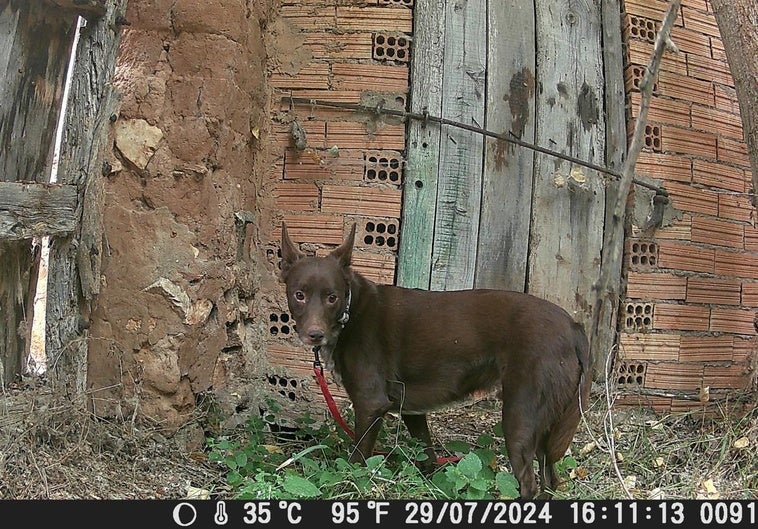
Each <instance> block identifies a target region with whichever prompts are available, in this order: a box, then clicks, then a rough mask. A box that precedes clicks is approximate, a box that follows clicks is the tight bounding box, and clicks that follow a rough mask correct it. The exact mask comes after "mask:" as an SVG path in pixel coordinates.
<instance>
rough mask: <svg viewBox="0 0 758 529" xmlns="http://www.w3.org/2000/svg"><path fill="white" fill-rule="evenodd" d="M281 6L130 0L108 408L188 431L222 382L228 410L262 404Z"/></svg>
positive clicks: (113, 217) (100, 313)
mask: <svg viewBox="0 0 758 529" xmlns="http://www.w3.org/2000/svg"><path fill="white" fill-rule="evenodd" d="M275 4H276V2H275V0H265V1H260V0H183V1H182V2H175V1H174V0H131V1H130V2H129V6H128V10H127V13H126V15H125V18H126V22H127V24H128V25H127V26H126V27H125V29H124V34H123V41H122V47H121V51H120V58H119V62H118V66H117V71H116V78H115V80H114V82H115V83H116V84H117V87H118V88H119V91H120V92H121V94H122V101H121V106H120V112H119V113H118V115H114V116H112V118H111V121H112V124H111V133H112V139H113V142H112V145H113V149H112V152H111V153H110V154H109V156H108V162H107V163H106V166H105V167H104V173H105V176H104V179H105V180H106V182H105V185H104V187H105V195H104V204H103V219H104V226H105V244H104V249H105V250H104V255H103V260H102V275H101V291H100V295H99V296H98V297H97V300H96V304H95V307H94V310H93V312H92V316H91V322H90V325H91V327H90V338H91V342H90V348H89V359H88V366H87V369H88V390H89V392H90V394H89V396H90V399H91V404H92V407H93V409H94V411H95V412H96V413H97V414H98V415H101V416H114V415H115V416H124V417H131V416H135V417H140V418H144V419H150V420H152V421H154V422H155V423H156V424H159V425H161V426H162V427H163V428H164V429H165V431H167V432H168V433H173V432H176V431H177V430H178V429H179V428H180V427H182V426H183V425H184V424H186V423H187V421H188V420H189V419H190V418H191V417H192V414H193V411H194V410H195V409H196V402H197V400H198V398H199V396H202V395H204V394H206V392H208V390H210V389H212V390H213V394H214V400H215V401H216V402H218V403H219V404H220V405H221V406H222V407H223V408H224V411H226V412H228V413H232V412H234V411H235V410H241V409H245V408H246V407H247V406H248V403H247V399H248V396H247V395H246V392H247V391H250V390H249V387H250V384H248V383H246V378H247V377H249V376H250V375H251V373H254V372H255V369H254V365H255V362H256V361H258V353H257V348H256V343H257V342H258V338H257V330H256V329H257V326H256V322H255V319H254V317H253V315H252V311H251V307H252V305H253V303H254V299H255V296H256V292H257V290H258V288H259V287H260V283H261V281H262V280H263V279H262V274H263V275H265V266H263V265H262V263H261V257H260V256H259V255H258V251H257V249H256V248H258V245H257V244H256V243H255V238H256V223H257V218H258V216H259V212H258V207H259V204H258V202H259V198H258V196H257V193H258V190H259V188H260V179H261V170H260V167H261V164H263V163H264V160H265V145H263V144H262V143H261V141H260V138H261V135H262V132H265V130H266V129H267V128H268V126H269V125H268V117H267V116H268V115H269V113H268V109H267V105H268V102H267V101H268V99H267V86H266V77H265V71H266V68H265V65H266V50H265V44H264V38H263V33H264V31H265V26H266V24H267V22H268V19H269V18H270V17H271V16H272V13H274V12H275V10H276V5H275ZM195 433H197V430H196V432H195ZM200 439H201V438H200Z"/></svg>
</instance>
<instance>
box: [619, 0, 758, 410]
mask: <svg viewBox="0 0 758 529" xmlns="http://www.w3.org/2000/svg"><path fill="white" fill-rule="evenodd" d="M623 3H624V7H623V8H624V13H623V28H624V41H625V48H626V62H625V64H626V66H625V80H626V91H627V102H628V104H627V112H628V114H627V115H628V119H629V128H630V130H631V128H633V125H634V119H635V118H636V115H637V111H638V105H639V101H640V94H639V82H640V80H641V78H642V73H643V72H644V65H646V64H647V62H648V60H649V57H650V54H651V52H652V49H653V41H654V39H655V34H656V31H657V29H658V27H659V25H660V21H661V20H662V19H663V15H664V13H665V11H666V9H667V7H668V2H664V1H657V0H625V1H624V2H623ZM672 40H673V41H674V43H675V44H676V45H677V47H678V48H679V51H680V53H678V54H677V53H672V52H667V53H666V54H665V55H664V58H663V61H662V64H661V71H660V73H659V76H658V79H657V83H656V85H655V87H654V96H653V100H652V103H651V107H650V114H649V117H648V121H649V124H648V127H647V130H646V133H647V137H646V142H645V144H646V148H645V149H644V152H643V153H642V154H641V156H640V159H639V162H638V165H637V174H638V175H639V176H642V177H650V178H655V179H658V181H659V182H660V183H662V184H663V186H664V187H665V188H666V190H667V191H668V192H669V194H670V198H671V204H670V206H671V207H672V208H674V209H675V215H673V217H674V219H673V221H672V222H670V223H668V224H667V225H666V226H664V227H662V228H660V229H657V230H655V231H653V232H652V233H649V232H647V231H646V232H642V231H641V230H639V229H637V228H636V227H634V228H633V231H632V237H631V238H630V239H629V240H628V241H627V245H626V248H627V252H626V256H625V263H626V299H625V300H624V302H623V303H622V306H621V310H620V317H621V322H620V327H621V336H620V341H619V351H620V355H619V358H620V361H619V362H617V364H616V367H615V376H616V382H618V384H619V385H620V387H621V389H622V390H623V391H622V395H623V397H622V399H621V402H622V403H624V402H626V403H638V402H640V401H642V402H644V403H646V404H648V405H651V406H652V407H653V408H655V409H657V410H658V411H670V410H684V409H689V408H692V407H697V406H701V403H700V402H699V401H697V400H693V399H696V398H697V396H698V395H699V391H700V388H705V387H708V389H709V391H710V397H711V399H713V400H723V398H724V397H725V396H726V395H727V394H729V395H730V396H734V395H735V390H744V389H751V388H752V382H753V371H752V364H753V360H754V350H755V346H756V336H755V334H756V328H755V308H756V307H757V306H758V304H757V303H756V301H758V300H757V299H756V295H755V293H756V292H758V283H756V280H758V253H756V250H758V246H756V244H755V241H756V240H757V239H756V228H755V227H754V224H753V220H754V209H753V208H752V206H751V205H750V202H749V198H748V196H747V193H748V192H749V191H750V187H751V185H750V181H751V174H750V169H749V161H748V156H747V149H746V146H745V143H744V140H743V135H742V122H741V120H740V114H739V106H738V103H737V98H736V95H735V91H734V82H733V80H732V77H731V75H730V73H729V67H728V65H727V62H726V56H725V55H724V47H723V44H722V41H721V38H720V35H719V31H718V26H717V24H716V21H715V18H714V16H713V12H712V9H711V6H710V3H709V2H708V1H707V0H683V1H682V7H681V9H680V12H679V16H678V17H677V19H676V23H675V26H674V28H673V30H672ZM640 389H642V390H643V391H639V390H640ZM646 390H647V391H646ZM737 392H739V391H737ZM642 395H646V396H642ZM653 395H657V396H653ZM732 398H733V397H732Z"/></svg>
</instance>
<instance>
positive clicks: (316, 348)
mask: <svg viewBox="0 0 758 529" xmlns="http://www.w3.org/2000/svg"><path fill="white" fill-rule="evenodd" d="M320 350H321V346H320V345H315V346H314V347H313V369H319V370H320V371H321V374H322V375H323V374H324V366H323V365H322V364H321V360H320V359H319V357H318V352H319V351H320Z"/></svg>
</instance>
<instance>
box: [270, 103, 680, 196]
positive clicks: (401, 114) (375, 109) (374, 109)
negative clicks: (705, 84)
mask: <svg viewBox="0 0 758 529" xmlns="http://www.w3.org/2000/svg"><path fill="white" fill-rule="evenodd" d="M282 99H283V100H287V101H289V102H290V103H291V104H304V105H310V106H314V107H331V108H343V109H346V110H355V111H358V112H366V113H370V114H376V115H385V116H393V117H398V118H401V119H403V120H407V119H413V120H416V121H421V122H422V123H424V124H426V123H438V124H440V125H449V126H451V127H457V128H460V129H463V130H467V131H469V132H474V133H477V134H482V135H483V136H487V137H489V138H495V139H498V140H503V141H506V142H508V143H513V144H514V145H518V146H519V147H524V148H526V149H530V150H533V151H536V152H539V153H542V154H547V155H549V156H554V157H556V158H560V159H561V160H566V161H568V162H571V163H573V164H576V165H580V166H582V167H586V168H588V169H592V170H594V171H598V172H600V173H603V174H607V175H609V176H612V177H614V178H616V179H620V178H621V173H619V172H618V171H614V170H613V169H609V168H608V167H604V166H601V165H598V164H595V163H592V162H587V161H585V160H582V159H580V158H576V157H574V156H569V155H567V154H563V153H560V152H557V151H553V150H550V149H546V148H544V147H540V146H539V145H534V144H532V143H529V142H526V141H523V140H520V139H518V138H516V137H514V136H513V135H512V133H510V132H509V133H507V134H504V133H498V132H493V131H491V130H487V129H485V128H483V127H479V126H476V125H469V124H467V123H461V122H460V121H454V120H451V119H447V118H442V117H439V116H432V115H430V114H429V113H428V112H423V113H418V112H408V111H406V110H396V109H392V108H385V107H384V105H383V104H382V103H380V104H378V105H376V106H369V105H363V104H359V103H347V102H342V101H325V100H322V99H310V98H307V97H294V96H282ZM633 182H634V183H635V184H637V185H639V186H641V187H645V188H647V189H652V190H653V191H655V192H656V193H658V194H659V195H663V196H668V192H667V191H666V190H665V189H664V188H662V187H660V186H656V185H654V184H650V183H648V182H644V181H642V180H639V179H636V178H635V179H633Z"/></svg>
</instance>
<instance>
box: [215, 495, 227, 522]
mask: <svg viewBox="0 0 758 529" xmlns="http://www.w3.org/2000/svg"><path fill="white" fill-rule="evenodd" d="M213 521H214V522H216V525H224V524H226V522H228V521H229V515H227V514H226V503H224V502H223V501H218V502H216V514H215V515H214V516H213Z"/></svg>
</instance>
